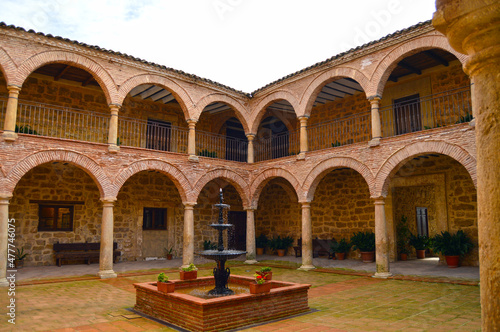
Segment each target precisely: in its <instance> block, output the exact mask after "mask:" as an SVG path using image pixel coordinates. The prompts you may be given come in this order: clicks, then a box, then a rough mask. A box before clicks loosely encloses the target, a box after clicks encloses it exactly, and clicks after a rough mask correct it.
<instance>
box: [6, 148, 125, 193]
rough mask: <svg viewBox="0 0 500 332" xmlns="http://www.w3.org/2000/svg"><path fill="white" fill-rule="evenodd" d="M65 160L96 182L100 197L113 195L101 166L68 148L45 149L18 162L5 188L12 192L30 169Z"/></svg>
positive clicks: (8, 177) (9, 174)
mask: <svg viewBox="0 0 500 332" xmlns="http://www.w3.org/2000/svg"><path fill="white" fill-rule="evenodd" d="M54 161H60V162H67V163H70V164H72V165H75V166H76V167H78V168H80V169H82V170H83V171H84V172H85V173H87V174H88V175H89V176H90V177H91V178H92V179H93V180H94V182H95V183H96V185H97V187H98V188H99V193H100V194H101V198H105V197H115V196H113V185H112V184H111V182H110V181H109V178H108V176H107V175H106V174H105V172H104V171H103V169H102V167H101V166H100V165H99V164H98V163H97V162H96V161H95V160H93V159H91V158H89V157H87V156H85V155H83V154H81V153H78V152H75V151H70V150H61V149H57V150H46V151H39V152H35V153H33V154H31V155H29V156H27V157H26V158H24V159H22V160H21V161H20V162H18V163H17V164H16V165H15V166H14V167H13V168H12V169H11V170H10V171H9V173H8V174H7V181H6V188H5V190H6V191H7V192H8V193H13V192H14V189H15V187H16V185H17V183H18V182H19V180H21V178H22V177H23V176H24V175H25V174H26V173H28V172H29V171H30V170H31V169H33V168H35V167H37V166H39V165H42V164H46V163H49V162H54Z"/></svg>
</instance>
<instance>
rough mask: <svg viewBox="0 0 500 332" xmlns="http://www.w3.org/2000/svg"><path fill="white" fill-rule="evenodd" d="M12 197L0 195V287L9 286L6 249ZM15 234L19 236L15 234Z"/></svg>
mask: <svg viewBox="0 0 500 332" xmlns="http://www.w3.org/2000/svg"><path fill="white" fill-rule="evenodd" d="M11 198H12V195H6V194H4V195H0V287H7V286H9V282H8V281H7V279H6V278H7V257H8V255H7V249H8V243H9V241H8V238H9V235H8V231H7V230H8V228H9V227H8V226H9V200H10V199H11ZM16 234H19V233H18V232H16Z"/></svg>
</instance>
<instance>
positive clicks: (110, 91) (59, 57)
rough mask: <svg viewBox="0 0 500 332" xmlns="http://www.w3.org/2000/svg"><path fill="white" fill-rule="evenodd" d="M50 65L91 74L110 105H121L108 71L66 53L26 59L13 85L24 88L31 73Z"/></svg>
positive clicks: (61, 52) (38, 55)
mask: <svg viewBox="0 0 500 332" xmlns="http://www.w3.org/2000/svg"><path fill="white" fill-rule="evenodd" d="M50 63H66V64H69V65H73V66H75V67H78V68H81V69H83V70H85V71H87V72H89V73H90V74H92V76H93V77H94V78H95V80H96V81H97V82H98V83H99V85H100V87H101V89H102V90H103V92H104V95H105V96H106V101H107V102H108V104H118V103H119V99H118V97H117V91H116V85H115V82H114V80H113V78H112V77H111V76H110V74H109V73H108V72H107V71H106V69H104V68H103V67H102V66H101V65H100V64H98V63H97V62H95V61H94V60H91V59H90V58H87V57H85V56H82V55H79V54H76V53H71V52H66V51H47V52H42V53H38V54H36V55H34V56H32V57H30V58H29V59H26V60H25V61H24V62H23V63H22V64H21V65H20V66H19V68H18V71H17V74H16V77H15V80H14V82H13V84H17V85H20V86H22V85H23V83H24V81H25V80H26V79H27V78H28V76H29V75H30V74H31V73H33V72H34V71H35V70H36V69H38V68H40V67H42V66H44V65H48V64H50Z"/></svg>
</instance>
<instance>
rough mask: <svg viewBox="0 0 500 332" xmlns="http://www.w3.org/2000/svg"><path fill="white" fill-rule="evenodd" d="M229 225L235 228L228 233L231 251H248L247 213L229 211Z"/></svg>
mask: <svg viewBox="0 0 500 332" xmlns="http://www.w3.org/2000/svg"><path fill="white" fill-rule="evenodd" d="M229 223H230V224H233V228H232V229H231V230H230V231H229V232H228V245H227V247H228V248H229V249H236V250H246V248H247V213H246V211H229Z"/></svg>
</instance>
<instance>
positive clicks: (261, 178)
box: [250, 168, 303, 208]
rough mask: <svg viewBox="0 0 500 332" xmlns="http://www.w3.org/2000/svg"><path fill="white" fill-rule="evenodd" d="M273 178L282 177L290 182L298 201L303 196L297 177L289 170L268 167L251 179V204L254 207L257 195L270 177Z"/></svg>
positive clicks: (256, 202) (258, 195) (257, 200)
mask: <svg viewBox="0 0 500 332" xmlns="http://www.w3.org/2000/svg"><path fill="white" fill-rule="evenodd" d="M275 178H283V179H285V180H287V181H288V183H290V185H291V186H292V187H293V188H294V189H295V194H296V195H297V199H298V201H299V202H300V201H301V199H302V198H303V193H302V189H301V186H300V183H299V181H298V180H297V178H296V177H295V176H294V175H293V174H292V173H290V172H289V171H286V170H284V169H282V168H268V169H266V170H264V171H263V172H261V173H260V174H259V175H258V176H257V177H256V178H255V179H254V180H253V181H252V184H251V186H250V193H251V199H252V201H251V206H252V207H254V208H257V205H258V203H259V197H260V194H261V192H262V189H264V187H265V185H266V184H267V183H268V182H269V181H271V180H272V179H275Z"/></svg>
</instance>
